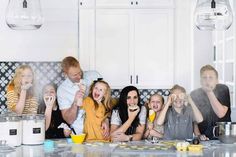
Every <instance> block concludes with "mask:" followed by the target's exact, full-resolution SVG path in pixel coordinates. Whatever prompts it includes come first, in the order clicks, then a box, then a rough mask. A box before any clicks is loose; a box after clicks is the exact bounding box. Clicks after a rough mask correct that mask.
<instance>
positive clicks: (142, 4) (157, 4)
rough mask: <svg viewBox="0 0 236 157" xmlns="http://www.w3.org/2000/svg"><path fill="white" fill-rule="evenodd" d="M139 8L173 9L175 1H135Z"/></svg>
mask: <svg viewBox="0 0 236 157" xmlns="http://www.w3.org/2000/svg"><path fill="white" fill-rule="evenodd" d="M134 4H135V6H136V7H139V8H173V7H174V0H134Z"/></svg>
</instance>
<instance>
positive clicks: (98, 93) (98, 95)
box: [92, 82, 106, 102]
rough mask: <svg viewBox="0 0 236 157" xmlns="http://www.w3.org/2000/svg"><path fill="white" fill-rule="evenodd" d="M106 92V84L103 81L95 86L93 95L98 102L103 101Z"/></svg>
mask: <svg viewBox="0 0 236 157" xmlns="http://www.w3.org/2000/svg"><path fill="white" fill-rule="evenodd" d="M105 93H106V86H105V84H103V83H101V82H97V83H96V84H95V86H94V89H93V92H92V95H93V99H94V100H95V101H97V102H101V101H102V99H103V97H104V95H105Z"/></svg>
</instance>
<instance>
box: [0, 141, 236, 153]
mask: <svg viewBox="0 0 236 157" xmlns="http://www.w3.org/2000/svg"><path fill="white" fill-rule="evenodd" d="M162 142H163V141H160V143H157V144H151V143H147V142H144V141H140V142H130V143H122V144H117V143H94V144H73V143H67V141H66V140H65V139H63V140H54V143H55V145H54V147H51V148H46V147H45V146H44V145H34V146H27V145H22V146H19V147H15V148H13V147H8V149H5V148H4V149H3V147H0V157H45V156H52V157H71V156H72V157H128V156H129V157H130V156H133V157H139V156H140V157H143V156H147V157H153V156H161V157H172V156H173V157H188V156H194V157H196V156H203V157H211V156H212V157H235V156H236V144H222V143H221V142H219V141H206V142H201V144H202V145H203V151H198V152H190V151H187V152H184V151H182V152H180V151H177V150H176V149H175V148H174V147H171V146H169V147H165V145H163V144H162Z"/></svg>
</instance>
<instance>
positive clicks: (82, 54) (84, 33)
mask: <svg viewBox="0 0 236 157" xmlns="http://www.w3.org/2000/svg"><path fill="white" fill-rule="evenodd" d="M94 19H95V10H94V9H80V10H79V34H78V36H79V61H80V65H81V67H82V69H83V70H89V69H90V66H91V65H93V63H94V59H93V58H94V51H95V42H94V39H95V27H94V26H95V20H94Z"/></svg>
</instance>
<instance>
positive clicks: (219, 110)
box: [207, 91, 228, 118]
mask: <svg viewBox="0 0 236 157" xmlns="http://www.w3.org/2000/svg"><path fill="white" fill-rule="evenodd" d="M207 96H208V98H209V100H210V103H211V106H212V108H213V110H214V112H215V113H216V115H217V116H218V117H219V118H222V117H224V116H225V114H226V112H227V111H228V107H227V106H224V105H222V104H221V103H220V102H219V101H218V99H217V98H216V96H215V94H214V93H213V91H210V92H207Z"/></svg>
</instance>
